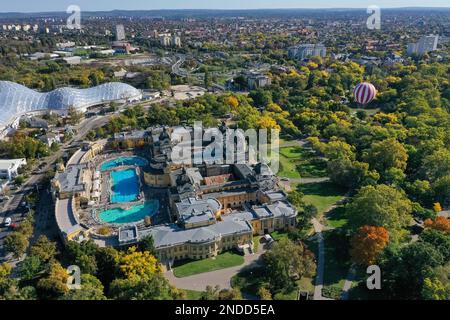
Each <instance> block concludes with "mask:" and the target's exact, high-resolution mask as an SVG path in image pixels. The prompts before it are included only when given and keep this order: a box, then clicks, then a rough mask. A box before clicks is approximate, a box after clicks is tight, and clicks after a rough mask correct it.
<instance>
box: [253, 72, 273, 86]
mask: <svg viewBox="0 0 450 320" xmlns="http://www.w3.org/2000/svg"><path fill="white" fill-rule="evenodd" d="M271 83H272V80H271V79H270V77H268V76H266V75H263V74H259V73H256V74H255V73H251V74H248V75H247V87H248V88H249V89H250V90H253V89H257V88H263V87H265V86H268V85H270V84H271Z"/></svg>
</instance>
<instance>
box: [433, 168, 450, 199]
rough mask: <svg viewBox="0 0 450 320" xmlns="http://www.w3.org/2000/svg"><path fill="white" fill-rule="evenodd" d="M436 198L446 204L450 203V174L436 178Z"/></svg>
mask: <svg viewBox="0 0 450 320" xmlns="http://www.w3.org/2000/svg"><path fill="white" fill-rule="evenodd" d="M432 188H433V191H434V193H435V195H436V200H438V201H439V202H440V203H442V204H443V205H444V206H445V205H447V204H450V174H448V175H445V176H443V177H441V178H439V179H437V180H436V182H434V183H433V185H432Z"/></svg>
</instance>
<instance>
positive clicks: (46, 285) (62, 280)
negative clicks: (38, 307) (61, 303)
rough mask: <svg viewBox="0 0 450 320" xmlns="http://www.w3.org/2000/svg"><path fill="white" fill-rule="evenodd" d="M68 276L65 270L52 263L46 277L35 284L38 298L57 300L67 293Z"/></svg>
mask: <svg viewBox="0 0 450 320" xmlns="http://www.w3.org/2000/svg"><path fill="white" fill-rule="evenodd" d="M68 278H69V276H68V274H67V270H66V269H64V268H63V267H62V266H61V265H60V264H59V263H58V262H53V263H52V264H51V265H50V268H49V270H48V272H47V275H46V277H44V278H42V279H40V280H39V281H38V283H37V286H36V288H37V290H38V293H39V296H40V297H42V298H44V299H57V298H60V297H61V296H63V295H64V294H66V293H67V292H68V291H69V287H68V285H67V280H68Z"/></svg>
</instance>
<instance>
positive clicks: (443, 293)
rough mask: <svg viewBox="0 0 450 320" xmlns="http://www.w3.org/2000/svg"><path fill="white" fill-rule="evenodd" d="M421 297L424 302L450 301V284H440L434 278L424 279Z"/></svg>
mask: <svg viewBox="0 0 450 320" xmlns="http://www.w3.org/2000/svg"><path fill="white" fill-rule="evenodd" d="M422 297H423V299H425V300H450V282H447V283H442V282H441V281H440V280H438V279H436V278H425V280H424V281H423V288H422Z"/></svg>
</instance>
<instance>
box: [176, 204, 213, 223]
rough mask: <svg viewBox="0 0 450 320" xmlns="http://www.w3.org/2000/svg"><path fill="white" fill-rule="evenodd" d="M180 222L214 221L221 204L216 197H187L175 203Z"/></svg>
mask: <svg viewBox="0 0 450 320" xmlns="http://www.w3.org/2000/svg"><path fill="white" fill-rule="evenodd" d="M176 207H177V212H178V215H179V219H180V221H181V222H183V223H185V224H187V223H189V224H190V223H200V222H208V221H211V222H214V221H215V219H216V213H217V212H218V211H219V210H220V208H221V205H220V203H219V202H218V201H217V200H216V199H195V198H187V199H184V200H182V201H181V202H178V203H177V204H176Z"/></svg>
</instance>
